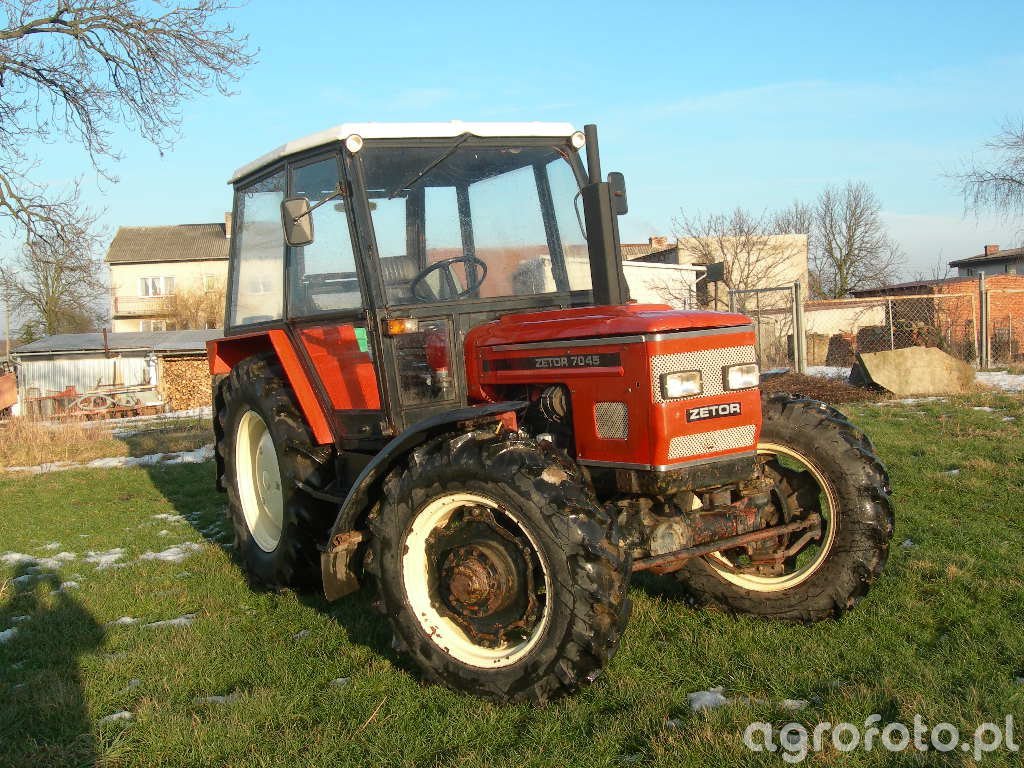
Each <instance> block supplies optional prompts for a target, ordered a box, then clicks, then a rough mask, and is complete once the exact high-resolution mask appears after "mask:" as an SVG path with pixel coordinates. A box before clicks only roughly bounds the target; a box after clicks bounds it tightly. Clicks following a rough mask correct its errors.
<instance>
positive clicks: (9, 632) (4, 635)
mask: <svg viewBox="0 0 1024 768" xmlns="http://www.w3.org/2000/svg"><path fill="white" fill-rule="evenodd" d="M16 634H18V628H17V627H11V628H10V629H5V630H4V631H3V632H0V643H6V642H7V641H8V640H10V639H11V638H12V637H14V636H15V635H16Z"/></svg>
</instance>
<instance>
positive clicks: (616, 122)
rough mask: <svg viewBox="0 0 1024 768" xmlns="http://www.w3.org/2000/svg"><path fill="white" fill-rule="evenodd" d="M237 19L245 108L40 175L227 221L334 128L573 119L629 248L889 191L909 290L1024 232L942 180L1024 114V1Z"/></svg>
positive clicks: (228, 102)
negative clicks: (101, 168) (159, 146)
mask: <svg viewBox="0 0 1024 768" xmlns="http://www.w3.org/2000/svg"><path fill="white" fill-rule="evenodd" d="M897 6H898V7H897ZM235 21H236V25H237V26H238V27H239V29H240V30H242V31H244V32H247V33H248V34H249V35H250V39H251V42H252V44H253V45H254V46H255V47H258V48H259V49H260V52H259V56H258V63H257V64H256V65H255V66H254V67H253V68H252V69H251V70H250V71H248V72H247V73H246V74H245V75H244V77H243V79H242V80H241V82H240V83H239V84H238V86H237V95H235V96H233V97H231V98H227V99H225V98H222V97H220V96H217V95H212V96H209V97H203V98H201V99H199V100H197V101H194V102H192V103H190V104H187V105H186V106H185V108H184V111H183V117H184V120H183V124H182V135H181V138H180V140H179V141H178V142H177V143H176V144H175V146H174V148H173V150H172V151H170V152H168V153H166V154H165V155H164V156H163V157H161V156H160V155H159V154H158V153H157V152H156V150H155V149H153V148H152V147H151V146H149V145H147V144H146V143H145V142H143V141H141V140H140V139H138V138H136V137H134V136H133V135H132V134H131V133H130V132H129V131H118V134H117V142H116V143H117V145H119V146H120V147H121V148H122V150H123V153H124V158H123V159H122V160H121V162H119V163H117V164H114V165H111V170H112V171H113V172H114V173H115V174H117V175H118V176H119V179H120V180H119V182H118V183H116V184H111V183H108V182H104V181H97V179H96V178H95V175H94V174H92V173H91V172H90V171H89V166H88V161H87V159H86V158H85V157H84V155H82V154H80V153H78V152H77V151H74V150H73V149H71V148H68V147H63V146H49V147H46V148H45V150H44V151H45V153H46V161H45V162H44V164H43V166H42V167H41V169H40V171H41V172H43V173H44V174H45V176H46V178H48V179H49V180H50V181H52V182H54V183H58V184H59V183H61V182H63V181H66V180H67V179H69V178H73V177H75V176H78V175H84V187H85V198H86V200H87V201H88V202H89V203H90V204H91V205H93V206H95V207H98V208H106V209H107V214H106V216H105V217H104V222H105V223H106V225H107V226H109V227H111V228H113V227H116V226H118V225H146V224H174V223H189V222H201V221H216V220H219V219H220V217H221V216H222V215H223V211H225V210H228V209H229V208H230V190H229V188H228V187H227V186H226V184H225V181H226V179H227V178H228V176H229V175H230V173H231V171H232V170H233V169H234V168H235V167H236V166H239V165H242V164H243V163H245V162H247V161H249V160H252V159H254V158H255V157H256V156H258V155H260V154H262V153H263V152H265V151H267V150H269V149H271V148H273V147H274V146H277V145H278V144H280V143H282V142H284V141H286V140H288V139H293V138H297V137H299V136H302V135H305V134H307V133H311V132H313V131H317V130H321V129H323V128H325V127H328V126H330V125H334V124H336V123H340V122H343V121H358V120H449V119H453V118H457V119H462V120H569V121H572V122H574V123H576V124H577V125H579V126H582V125H583V123H585V122H596V123H597V124H598V126H599V128H600V132H601V140H602V157H603V161H604V166H605V170H621V171H623V172H624V173H625V174H626V179H627V184H628V188H629V195H630V209H631V212H630V214H629V215H628V216H627V217H626V218H625V219H624V220H623V221H622V229H623V240H624V241H636V240H645V239H646V238H647V237H648V236H649V235H652V234H669V233H670V231H671V221H672V218H673V216H675V215H677V214H678V212H679V209H680V208H685V209H686V210H688V211H698V210H700V211H705V212H715V211H720V210H726V209H730V208H732V207H733V206H735V205H742V206H745V207H748V208H750V209H753V210H755V211H761V210H763V209H768V208H774V207H781V206H784V205H786V204H788V203H789V202H790V201H791V200H793V199H794V198H801V199H811V198H813V197H814V196H815V195H816V194H817V192H818V191H819V190H820V189H821V187H822V186H824V185H826V184H839V183H843V182H845V181H846V180H847V179H855V180H862V181H866V182H867V183H868V184H870V185H871V186H872V188H873V189H874V190H875V192H876V193H877V195H878V197H879V198H880V200H881V201H882V205H883V210H884V215H885V219H886V221H887V223H888V224H889V226H890V232H891V233H892V234H893V235H894V237H895V238H896V239H897V240H898V241H899V242H900V244H901V245H902V246H903V248H904V250H905V251H906V252H907V254H908V263H907V267H906V272H907V274H908V275H911V274H913V273H914V272H915V271H926V270H928V269H930V267H931V266H932V265H933V264H934V263H935V262H936V260H937V258H939V257H942V258H944V259H946V260H948V259H952V258H957V257H962V256H967V255H972V254H974V253H977V252H979V251H980V249H981V246H982V244H983V243H986V242H990V243H991V242H995V243H1000V244H1002V245H1004V246H1006V245H1009V244H1019V241H1020V240H1021V239H1022V237H1024V235H1022V233H1021V228H1022V227H1024V222H1017V223H1014V222H1005V221H1000V220H998V219H994V218H986V219H985V220H983V221H981V222H979V221H977V220H975V219H974V218H973V217H967V218H965V217H964V215H963V210H962V203H961V200H960V198H959V196H958V194H957V192H956V190H955V189H954V188H953V186H952V185H951V183H950V182H949V181H947V180H946V179H945V178H944V177H943V174H944V173H945V172H948V171H952V170H955V169H956V168H957V167H958V165H959V164H960V163H961V162H962V161H963V160H964V159H965V158H968V157H970V156H971V154H972V153H975V152H977V151H978V150H979V148H980V147H981V145H982V143H983V142H984V141H985V139H986V138H988V137H990V136H991V135H993V134H994V133H995V132H996V131H997V130H998V128H999V126H1000V124H1001V122H1002V121H1003V120H1004V119H1005V118H1007V117H1009V118H1018V119H1019V118H1021V117H1022V116H1024V54H1022V53H1021V52H1020V48H1019V45H1018V40H1019V31H1020V29H1022V28H1024V3H1021V2H1019V1H1018V2H1007V3H998V2H991V3H972V4H968V3H963V2H960V3H941V2H931V3H900V4H893V3H849V4H840V3H822V2H820V1H819V2H816V3H772V4H765V3H732V4H724V3H723V4H714V3H704V2H702V3H687V2H675V3H670V2H665V3H630V4H627V3H621V2H620V3H608V4H601V3H593V2H591V3H578V4H574V3H532V2H515V3H464V4H463V3H444V2H439V3H430V4H427V3H422V2H417V3H405V2H389V3H328V2H321V3H317V2H306V3H302V4H297V5H292V6H288V5H283V4H281V3H279V2H270V1H269V0H253V1H252V2H251V3H250V4H249V5H248V6H247V7H245V8H243V9H241V10H239V11H237V12H236V13H235Z"/></svg>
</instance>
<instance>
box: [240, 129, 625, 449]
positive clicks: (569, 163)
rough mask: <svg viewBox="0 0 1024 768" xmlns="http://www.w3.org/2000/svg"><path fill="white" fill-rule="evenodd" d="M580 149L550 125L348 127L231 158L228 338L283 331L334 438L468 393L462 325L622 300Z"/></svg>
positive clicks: (389, 424) (578, 137)
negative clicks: (327, 411)
mask: <svg viewBox="0 0 1024 768" xmlns="http://www.w3.org/2000/svg"><path fill="white" fill-rule="evenodd" d="M592 141H593V142H594V143H595V144H596V134H595V135H594V138H593V139H592ZM586 144H587V141H586V137H585V135H584V133H583V132H578V131H574V130H573V128H572V127H571V126H570V125H567V124H559V123H555V124H544V123H526V124H468V123H457V122H456V123H448V124H411V125H382V124H364V125H356V124H352V125H342V126H339V127H338V128H336V129H333V130H332V131H330V132H327V133H325V134H318V135H316V136H313V137H310V138H309V139H306V140H303V141H300V142H294V143H292V144H289V145H285V146H284V147H281V148H280V149H278V150H275V151H274V152H272V153H270V154H269V155H267V156H265V157H263V158H260V159H259V160H257V161H255V162H254V163H251V164H249V165H247V166H245V167H243V168H241V169H239V171H238V172H237V173H236V174H235V176H234V178H233V180H232V181H233V183H234V185H235V212H234V231H235V243H234V254H235V258H234V259H233V261H232V270H231V277H230V290H229V302H228V304H229V306H228V315H227V318H228V319H227V325H228V329H229V333H237V332H238V331H241V330H243V329H244V330H246V331H255V330H259V329H261V328H266V327H282V326H285V327H287V329H288V332H289V333H290V334H291V335H292V336H293V338H294V340H296V341H298V342H299V343H298V344H297V345H296V347H297V349H298V352H299V354H300V356H301V357H303V358H305V361H306V363H307V364H308V365H310V366H312V367H313V368H314V369H315V370H316V374H317V378H318V379H319V380H320V382H321V383H322V387H323V392H322V394H324V395H326V396H327V399H329V401H330V404H331V406H332V407H331V411H332V413H331V417H330V421H331V422H332V423H331V427H332V430H333V431H334V433H335V434H336V436H338V437H339V438H342V439H345V438H350V439H351V438H360V439H362V440H366V439H379V440H383V439H386V438H387V437H389V436H391V435H393V434H396V433H397V432H399V431H401V430H402V429H404V428H405V427H407V426H409V425H411V424H414V423H416V422H417V421H419V420H421V419H423V418H425V417H427V416H430V415H431V414H433V413H437V412H443V411H446V410H451V409H452V408H455V407H458V406H464V405H466V404H467V381H466V373H465V372H466V361H465V359H464V340H465V337H466V334H467V333H468V332H469V331H470V330H471V329H472V328H474V327H476V326H478V325H481V324H483V323H486V322H488V321H490V320H493V319H496V318H499V317H502V316H506V315H509V314H514V313H522V312H536V311H539V310H558V309H569V308H572V307H582V306H588V305H592V304H594V303H595V300H596V301H602V300H603V303H618V302H619V301H620V300H622V298H623V293H624V283H623V278H622V272H621V266H619V265H618V264H617V260H615V259H605V252H606V251H607V252H610V253H616V252H617V242H615V238H614V234H613V233H614V232H615V228H614V220H613V218H614V217H613V215H612V212H611V211H610V210H609V207H608V206H607V205H606V206H605V209H604V210H601V209H600V206H593V207H594V209H595V210H594V212H591V211H589V210H588V208H589V207H590V206H588V204H587V201H585V199H584V196H583V193H582V192H581V190H582V189H585V188H587V187H588V185H590V184H591V180H590V178H589V177H588V171H587V168H586V167H585V165H584V158H583V156H582V155H581V152H582V151H583V150H584V148H585V147H586ZM595 151H596V150H595ZM598 173H599V171H598ZM593 186H596V187H602V186H607V184H606V183H605V184H602V183H601V182H600V180H599V179H598V180H596V181H595V183H594V185H593ZM620 188H621V183H620ZM605 196H606V197H608V198H610V195H607V194H606V195H605ZM619 199H621V200H623V201H624V196H623V193H622V192H621V191H620V192H619ZM588 214H589V216H588ZM602 214H603V215H604V221H603V222H598V221H596V220H595V221H592V222H591V223H590V224H589V225H588V220H593V219H600V218H601V216H602ZM601 223H603V227H601V226H599V224H601ZM588 226H589V228H590V230H592V231H591V232H590V235H589V236H590V238H592V239H593V241H594V244H595V245H597V246H598V248H597V249H592V248H588ZM605 241H607V242H605ZM592 250H597V251H598V260H597V262H596V268H595V261H594V259H592V257H591V251H592ZM609 264H611V268H610V269H609ZM595 286H596V293H595Z"/></svg>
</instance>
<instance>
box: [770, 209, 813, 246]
mask: <svg viewBox="0 0 1024 768" xmlns="http://www.w3.org/2000/svg"><path fill="white" fill-rule="evenodd" d="M813 230H814V207H813V206H810V205H807V204H806V203H803V202H801V201H800V200H794V201H793V202H792V203H790V205H789V207H788V208H783V209H782V210H779V211H776V212H775V213H773V214H772V231H773V232H774V233H776V234H779V235H807V236H808V237H809V236H810V235H811V233H812V232H813Z"/></svg>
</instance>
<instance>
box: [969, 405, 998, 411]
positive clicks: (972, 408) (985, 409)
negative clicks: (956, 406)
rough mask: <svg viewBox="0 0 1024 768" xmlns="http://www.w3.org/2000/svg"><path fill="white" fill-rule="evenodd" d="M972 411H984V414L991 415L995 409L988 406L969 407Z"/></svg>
mask: <svg viewBox="0 0 1024 768" xmlns="http://www.w3.org/2000/svg"><path fill="white" fill-rule="evenodd" d="M971 410H972V411H984V412H985V413H992V412H993V411H994V410H995V408H993V407H992V406H990V405H975V406H972V407H971Z"/></svg>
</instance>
